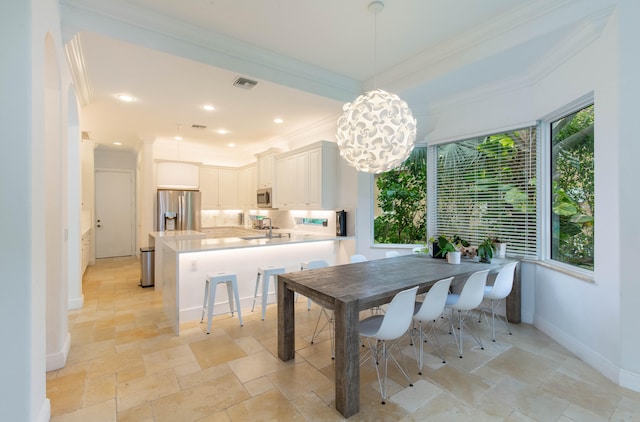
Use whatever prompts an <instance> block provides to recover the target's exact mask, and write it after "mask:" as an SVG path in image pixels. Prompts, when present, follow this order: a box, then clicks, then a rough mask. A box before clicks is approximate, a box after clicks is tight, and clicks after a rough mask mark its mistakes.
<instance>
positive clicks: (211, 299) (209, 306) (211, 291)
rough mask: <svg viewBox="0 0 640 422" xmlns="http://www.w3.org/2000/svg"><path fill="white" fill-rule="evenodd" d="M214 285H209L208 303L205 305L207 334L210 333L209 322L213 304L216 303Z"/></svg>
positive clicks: (211, 317) (211, 316)
mask: <svg viewBox="0 0 640 422" xmlns="http://www.w3.org/2000/svg"><path fill="white" fill-rule="evenodd" d="M216 287H217V286H216V285H213V283H209V301H208V304H207V334H209V333H211V320H212V319H213V304H214V303H215V301H216Z"/></svg>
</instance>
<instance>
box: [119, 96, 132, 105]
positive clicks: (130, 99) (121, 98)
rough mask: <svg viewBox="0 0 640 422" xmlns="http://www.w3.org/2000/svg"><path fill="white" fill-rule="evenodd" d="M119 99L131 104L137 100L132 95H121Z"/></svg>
mask: <svg viewBox="0 0 640 422" xmlns="http://www.w3.org/2000/svg"><path fill="white" fill-rule="evenodd" d="M118 99H119V100H120V101H123V102H125V103H130V102H132V101H133V100H135V98H133V97H132V96H131V95H127V94H120V95H118Z"/></svg>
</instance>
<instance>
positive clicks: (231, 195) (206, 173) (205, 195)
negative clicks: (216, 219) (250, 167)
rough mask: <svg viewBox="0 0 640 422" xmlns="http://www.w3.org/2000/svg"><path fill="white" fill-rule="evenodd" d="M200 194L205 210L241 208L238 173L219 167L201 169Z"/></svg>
mask: <svg viewBox="0 0 640 422" xmlns="http://www.w3.org/2000/svg"><path fill="white" fill-rule="evenodd" d="M200 194H201V202H202V209H204V210H207V209H237V208H239V207H240V206H239V201H238V171H237V170H235V169H226V168H217V167H204V166H203V167H201V168H200Z"/></svg>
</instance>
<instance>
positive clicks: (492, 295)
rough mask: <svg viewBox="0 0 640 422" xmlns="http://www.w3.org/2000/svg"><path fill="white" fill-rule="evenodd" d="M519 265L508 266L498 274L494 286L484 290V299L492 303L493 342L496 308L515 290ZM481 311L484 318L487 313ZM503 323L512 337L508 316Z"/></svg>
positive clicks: (512, 263) (515, 263) (493, 338)
mask: <svg viewBox="0 0 640 422" xmlns="http://www.w3.org/2000/svg"><path fill="white" fill-rule="evenodd" d="M517 264H518V263H517V262H511V263H509V264H506V265H505V266H504V267H502V268H501V269H500V271H499V272H498V275H497V276H496V279H495V281H494V283H493V286H485V288H484V298H485V299H488V300H489V301H490V303H491V336H492V337H491V339H492V340H493V341H496V319H495V317H496V313H495V308H496V305H497V304H499V303H500V302H502V301H504V299H505V298H506V297H507V296H509V293H511V289H512V288H513V277H514V273H515V270H516V265H517ZM481 311H482V313H481V314H480V318H482V315H483V314H484V313H485V310H484V309H481ZM500 317H501V315H498V318H500ZM503 321H504V325H505V327H507V332H508V333H509V335H511V329H510V328H509V322H508V321H507V316H506V315H505V316H504V317H503Z"/></svg>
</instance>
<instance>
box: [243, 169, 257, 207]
mask: <svg viewBox="0 0 640 422" xmlns="http://www.w3.org/2000/svg"><path fill="white" fill-rule="evenodd" d="M257 190H258V176H257V172H256V166H251V167H247V168H244V169H242V170H240V173H238V198H239V201H240V207H241V208H244V209H247V208H256V205H257V204H256V191H257Z"/></svg>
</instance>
